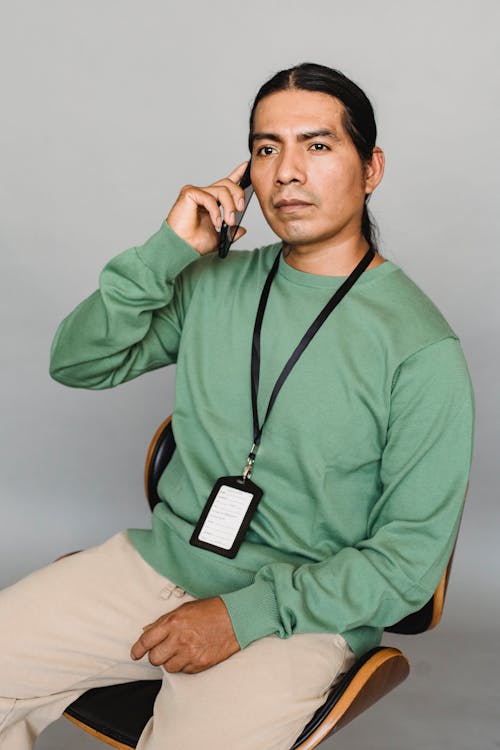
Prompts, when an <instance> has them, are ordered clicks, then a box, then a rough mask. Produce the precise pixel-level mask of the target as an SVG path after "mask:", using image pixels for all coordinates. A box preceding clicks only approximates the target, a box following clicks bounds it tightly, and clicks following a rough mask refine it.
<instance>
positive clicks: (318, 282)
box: [278, 254, 398, 289]
mask: <svg viewBox="0 0 500 750" xmlns="http://www.w3.org/2000/svg"><path fill="white" fill-rule="evenodd" d="M397 270H398V267H397V266H396V265H394V263H392V261H390V260H386V261H385V262H384V263H382V265H380V266H376V267H375V268H370V269H369V270H368V271H365V272H364V273H363V274H362V275H361V276H360V278H359V279H358V280H357V282H356V285H359V284H367V283H369V282H371V281H375V280H378V279H380V278H383V277H384V276H387V274H389V273H392V272H393V271H397ZM278 273H279V275H280V276H284V277H285V279H287V280H288V281H291V282H292V283H293V284H298V285H300V286H313V287H322V288H323V289H338V287H339V286H340V285H341V284H342V283H343V282H344V281H345V280H346V278H347V276H321V275H319V274H315V273H306V272H305V271H298V270H297V269H296V268H293V267H292V266H289V265H288V263H287V262H286V260H285V258H284V257H283V254H281V257H280V263H279V267H278Z"/></svg>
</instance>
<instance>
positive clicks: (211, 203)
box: [183, 185, 222, 229]
mask: <svg viewBox="0 0 500 750" xmlns="http://www.w3.org/2000/svg"><path fill="white" fill-rule="evenodd" d="M183 193H184V197H185V198H187V199H188V200H190V201H191V202H192V203H194V205H195V206H196V208H198V207H202V208H204V209H205V210H206V211H207V213H208V214H209V216H210V218H211V220H212V224H213V225H214V227H215V228H216V229H220V227H221V224H222V216H221V213H220V207H219V201H218V199H217V197H216V194H215V193H214V191H209V189H208V188H205V189H204V190H202V189H201V188H197V187H194V186H193V185H190V186H188V187H186V188H183Z"/></svg>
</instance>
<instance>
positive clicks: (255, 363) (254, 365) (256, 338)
mask: <svg viewBox="0 0 500 750" xmlns="http://www.w3.org/2000/svg"><path fill="white" fill-rule="evenodd" d="M280 256H281V248H280V250H279V252H278V255H277V256H276V259H275V261H274V264H273V266H272V268H271V270H270V271H269V274H268V276H267V279H266V282H265V284H264V288H263V289H262V294H261V296H260V301H259V307H258V308H257V315H256V318H255V326H254V330H253V338H252V356H251V394H252V415H253V445H252V448H251V450H250V453H249V454H248V459H247V462H246V465H245V468H244V469H243V474H242V478H243V480H246V479H249V478H250V477H251V475H252V470H253V465H254V462H255V455H256V453H257V449H258V447H259V443H260V438H261V436H262V430H263V429H264V425H265V424H266V422H267V419H268V417H269V414H270V412H271V409H272V408H273V405H274V402H275V401H276V397H277V395H278V393H279V392H280V390H281V388H282V386H283V383H284V382H285V380H286V379H287V377H288V376H289V374H290V372H291V370H292V368H293V367H294V366H295V365H296V363H297V361H298V359H299V358H300V357H301V355H302V354H303V353H304V351H305V349H306V348H307V347H308V346H309V344H310V343H311V341H312V339H313V338H314V336H315V335H316V334H317V332H318V331H319V329H320V328H321V326H322V325H323V323H324V322H325V321H326V319H327V318H328V317H329V315H330V314H331V313H332V312H333V310H334V309H335V308H336V307H337V305H338V304H339V302H340V301H341V300H342V299H343V298H344V297H345V295H346V294H347V292H348V291H349V290H350V289H351V287H352V286H353V285H354V284H355V282H356V281H357V280H358V279H359V277H360V276H361V274H362V273H363V271H364V270H365V269H366V268H367V267H368V266H369V265H370V263H371V261H372V260H373V258H374V257H375V253H374V251H373V249H372V248H371V247H369V248H368V250H367V252H366V253H365V255H364V256H363V257H362V258H361V260H360V262H359V263H358V265H357V266H356V268H355V269H354V270H353V271H352V272H351V273H350V274H349V276H348V277H347V279H346V280H345V281H344V282H343V283H342V285H341V286H340V287H339V288H338V289H337V291H336V292H335V293H334V294H333V296H332V297H331V299H330V300H329V301H328V302H327V303H326V305H325V306H324V307H323V309H322V310H321V312H320V313H319V315H318V316H317V317H316V318H315V320H314V321H313V322H312V323H311V325H310V326H309V328H308V329H307V331H306V332H305V334H304V335H303V337H302V338H301V340H300V341H299V343H298V344H297V346H296V347H295V349H294V351H293V352H292V354H291V356H290V358H289V360H288V362H287V363H286V364H285V366H284V367H283V369H282V371H281V373H280V375H279V377H278V380H277V381H276V384H275V386H274V388H273V391H272V393H271V397H270V399H269V404H268V406H267V411H266V414H265V416H264V419H263V421H262V424H259V415H258V412H257V395H258V392H259V377H260V334H261V329H262V321H263V318H264V312H265V310H266V306H267V300H268V297H269V292H270V290H271V284H272V283H273V280H274V277H275V276H276V272H277V270H278V266H279V262H280Z"/></svg>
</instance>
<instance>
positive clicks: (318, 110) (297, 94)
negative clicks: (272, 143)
mask: <svg viewBox="0 0 500 750" xmlns="http://www.w3.org/2000/svg"><path fill="white" fill-rule="evenodd" d="M344 111H345V109H344V105H343V104H342V102H341V101H339V99H337V98H336V97H334V96H330V95H329V94H323V93H321V92H320V91H304V90H303V89H287V90H285V91H277V92H276V93H274V94H269V96H266V97H264V99H261V101H260V102H259V103H258V105H257V109H256V110H255V116H254V123H253V130H254V133H255V132H272V133H283V134H285V133H287V132H290V133H296V132H297V133H299V132H303V131H309V130H317V129H322V128H329V129H332V130H336V131H337V132H339V133H340V132H343V131H344V127H343V122H342V116H343V114H344Z"/></svg>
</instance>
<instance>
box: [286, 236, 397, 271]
mask: <svg viewBox="0 0 500 750" xmlns="http://www.w3.org/2000/svg"><path fill="white" fill-rule="evenodd" d="M368 247H369V245H368V242H367V241H366V240H365V238H364V237H362V238H360V240H359V242H357V243H346V244H344V245H339V246H336V247H332V246H330V247H325V246H320V247H311V246H303V245H284V247H283V256H284V258H285V262H286V263H288V265H289V266H292V268H295V269H297V271H303V272H304V273H312V274H316V275H317V276H348V275H349V274H350V273H351V271H352V270H353V269H354V268H355V267H356V266H357V264H358V263H359V261H360V260H361V258H362V257H363V256H364V255H365V254H366V252H367V250H368ZM383 262H384V258H382V256H381V255H379V254H378V253H375V257H374V258H373V260H372V262H371V263H370V265H369V266H368V269H370V268H375V267H376V266H379V265H380V264H381V263H383ZM368 269H367V270H368Z"/></svg>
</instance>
